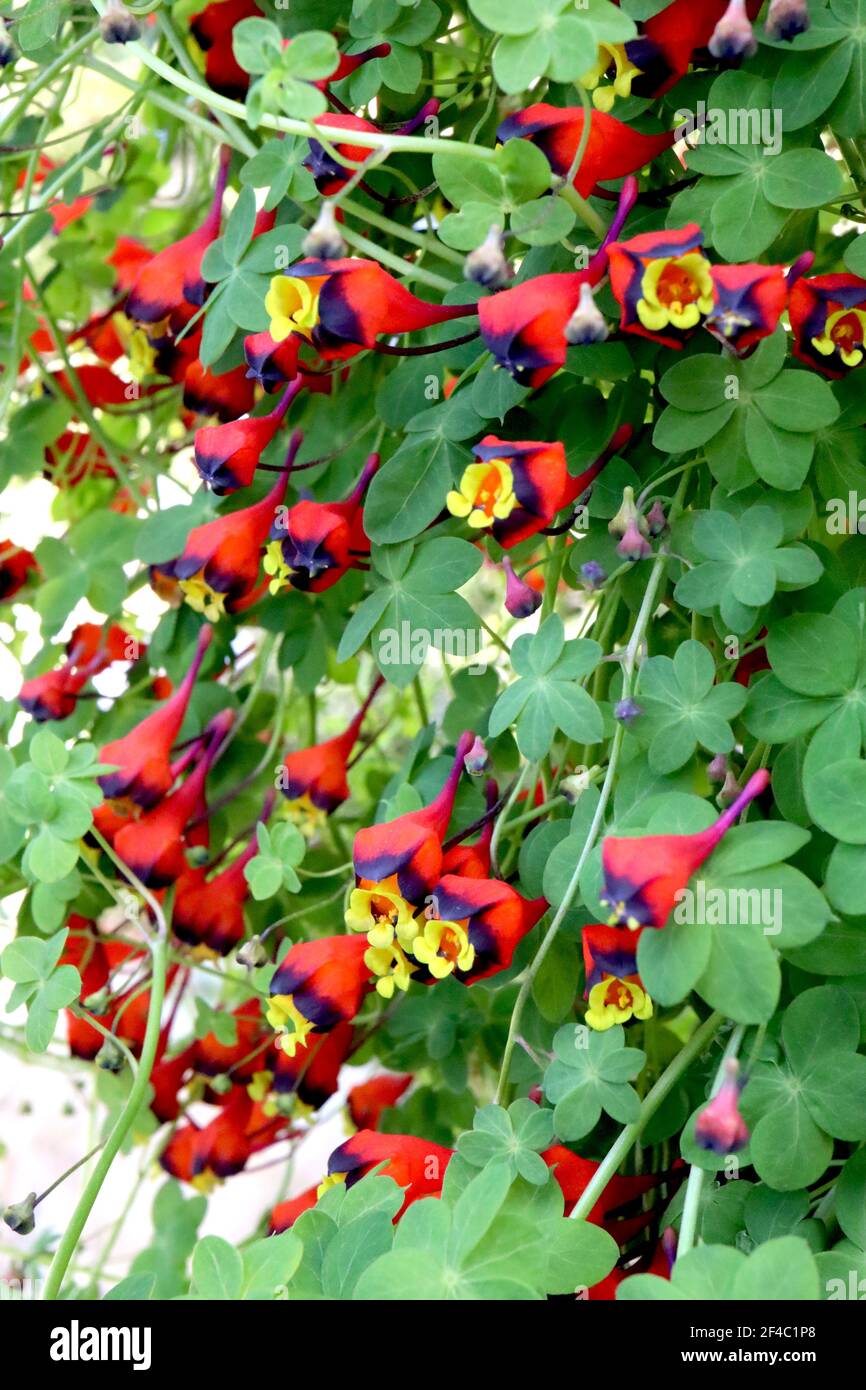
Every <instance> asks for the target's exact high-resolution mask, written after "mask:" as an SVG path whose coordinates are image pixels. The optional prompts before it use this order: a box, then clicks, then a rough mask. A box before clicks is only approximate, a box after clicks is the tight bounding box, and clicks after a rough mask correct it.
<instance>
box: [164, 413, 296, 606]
mask: <svg viewBox="0 0 866 1390" xmlns="http://www.w3.org/2000/svg"><path fill="white" fill-rule="evenodd" d="M299 443H300V439H299V437H298V436H296V437H295V439H294V440H293V445H292V449H291V450H290V453H289V458H288V460H287V462H286V466H285V468H284V469H283V471H282V473H281V474H280V476H279V478H278V479H277V481H276V482H275V483H274V486H273V487H272V488H271V490H270V492H269V493H267V495H266V496H265V497H263V498H262V500H261V501H260V502H256V503H254V504H253V506H251V507H243V508H242V509H241V510H239V511H236V512H230V513H228V514H227V515H225V516H218V517H216V518H215V519H214V520H213V521H208V522H205V524H204V525H203V526H195V527H194V528H193V529H192V531H190V533H189V536H188V537H187V541H186V545H185V546H184V548H183V553H182V554H181V555H178V557H177V559H175V560H167V561H163V562H162V563H161V564H158V565H154V566H153V567H152V570H151V578H152V581H153V580H154V579H155V580H157V582H158V581H159V580H160V579H169V580H171V579H174V580H177V582H178V585H179V587H180V590H181V593H182V594H183V596H184V599H185V600H186V602H187V603H188V604H189V606H190V608H192V609H194V610H195V612H196V613H201V614H202V615H203V616H204V617H205V618H207V619H208V621H209V622H218V621H219V619H220V618H221V617H223V615H224V614H225V613H226V612H231V611H232V609H233V605H234V604H235V603H237V602H238V601H239V600H242V599H245V598H247V597H248V596H249V595H250V594H251V593H252V591H253V590H254V589H255V587H256V584H257V582H258V579H259V571H260V567H261V554H262V547H263V546H264V544H265V542H266V540H267V538H268V536H269V534H270V531H271V527H272V525H273V522H274V516H275V515H276V513H277V509H278V508H279V507H280V505H281V504H282V502H283V499H284V498H285V495H286V488H287V487H288V483H289V473H290V471H291V466H292V460H293V458H294V454H295V452H296V450H297V447H298V444H299Z"/></svg>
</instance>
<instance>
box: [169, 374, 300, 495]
mask: <svg viewBox="0 0 866 1390" xmlns="http://www.w3.org/2000/svg"><path fill="white" fill-rule="evenodd" d="M301 384H302V383H301V379H300V377H296V378H295V380H294V381H292V382H291V383H290V385H289V386H287V387H286V389H285V391H284V392H283V394H282V396H281V397H280V399H279V401H278V402H277V404H276V405H275V406H274V409H273V410H272V411H271V412H270V413H269V414H268V415H257V416H255V417H253V416H248V417H247V418H246V419H245V420H232V421H230V422H229V424H227V425H207V426H205V427H204V428H203V429H200V430H197V431H196V436H195V466H196V468H197V469H198V472H199V476H200V477H201V478H202V479H203V480H204V481H205V482H206V483H207V484H208V485H209V486H210V488H211V489H212V491H213V492H215V493H217V495H218V496H222V495H223V494H225V493H227V492H235V491H236V490H237V489H238V488H239V487H249V485H250V483H251V482H252V481H253V478H254V477H255V474H256V468H257V466H258V462H259V459H260V458H261V456H262V453H263V451H264V450H265V449H266V448H267V446H268V445H269V444H270V442H271V440H272V439H273V437H274V435H275V434H276V432H277V430H278V429H279V428H280V425H281V424H282V422H283V418H284V417H285V414H286V411H287V410H288V408H289V406H290V405H291V403H292V401H293V400H294V398H295V396H296V395H297V394H298V391H299V390H300V388H301Z"/></svg>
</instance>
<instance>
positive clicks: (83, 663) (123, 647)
mask: <svg viewBox="0 0 866 1390" xmlns="http://www.w3.org/2000/svg"><path fill="white" fill-rule="evenodd" d="M130 641H131V639H130V635H129V633H128V632H126V631H125V630H124V628H122V627H118V625H117V624H116V623H112V624H111V626H110V627H109V628H108V630H107V631H106V629H105V628H103V627H101V626H100V625H99V624H98V623H79V625H78V627H76V628H75V631H74V632H73V633H72V636H71V637H70V639H69V641H68V643H67V644H66V660H65V661H64V662H63V663H62V665H60V666H58V667H56V668H55V669H54V670H53V671H46V672H45V674H44V675H41V676H33V677H32V678H31V679H30V680H27V681H25V682H24V684H23V685H22V687H21V689H20V690H19V692H18V703H19V704H20V706H21V708H22V709H23V710H26V712H27V713H28V714H30V715H32V716H33V718H34V719H35V720H36V721H37V723H42V722H44V721H45V720H49V719H68V718H69V716H70V715H71V714H73V713H74V712H75V708H76V704H77V701H78V696H79V694H80V693H81V691H82V690H83V689H84V686H85V685H86V684H87V682H88V681H89V680H91V679H92V677H93V676H96V675H98V674H99V673H100V671H104V670H105V669H106V667H108V666H110V665H111V664H112V662H115V661H128V660H129V659H130V657H129V654H128V644H129V643H130ZM138 655H141V649H140V647H139V648H138Z"/></svg>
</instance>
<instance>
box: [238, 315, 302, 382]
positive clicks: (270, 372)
mask: <svg viewBox="0 0 866 1390" xmlns="http://www.w3.org/2000/svg"><path fill="white" fill-rule="evenodd" d="M301 342H302V339H300V338H297V337H296V336H295V335H294V333H293V334H292V335H291V337H289V338H286V339H285V341H284V342H282V343H275V342H274V340H273V338H272V337H271V335H270V333H268V331H267V329H266V330H265V331H264V333H248V334H247V336H246V337H245V338H244V357H245V358H246V362H247V376H248V377H249V379H250V380H251V381H253V382H257V383H258V384H259V385H260V386H263V387H264V389H265V390H266V391H275V390H276V389H277V387H278V386H280V385H281V384H282V383H284V382H286V381H294V379H295V377H296V376H297V375H298V353H299V351H300V348H301Z"/></svg>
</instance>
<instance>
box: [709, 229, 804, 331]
mask: <svg viewBox="0 0 866 1390" xmlns="http://www.w3.org/2000/svg"><path fill="white" fill-rule="evenodd" d="M814 259H815V257H814V255H813V254H812V252H811V251H807V252H806V253H805V254H804V255H803V256H801V257H800V258H799V260H798V261H797V262H796V263H795V264H794V265H792V266H791V268H790V270H789V271H788V273H787V275H786V274H785V271H784V269H783V267H782V266H780V265H714V266H713V267H712V268H711V270H710V274H711V276H712V280H713V307H712V309H711V310H710V313H709V314H708V315H707V318H706V320H705V321H704V327H705V328H707V329H709V331H710V333H712V335H713V337H714V338H718V340H719V342H720V343H724V344H725V346H726V347H729V348H730V349H731V351H732V352H735V353H736V354H737V356H738V357H742V356H744V355H745V354H746V353H748V352H750V351H751V349H752V348H753V347H754V346H755V344H756V343H758V342H760V340H761V339H762V338H767V337H769V335H770V334H771V333H773V332H774V331H775V329H776V325H777V324H778V322H779V319H780V317H781V315H782V311H783V310H784V308H785V305H786V304H787V302H788V292H789V290H790V289H791V287H792V286H793V285H794V284H796V282H797V280H798V279H799V278H800V276H801V275H802V274H803V272H804V270H808V268H809V266H810V265H811V264H812V262H813V261H814Z"/></svg>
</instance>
